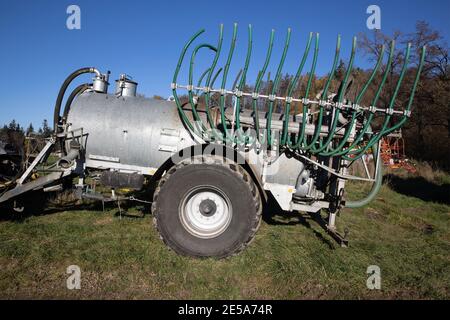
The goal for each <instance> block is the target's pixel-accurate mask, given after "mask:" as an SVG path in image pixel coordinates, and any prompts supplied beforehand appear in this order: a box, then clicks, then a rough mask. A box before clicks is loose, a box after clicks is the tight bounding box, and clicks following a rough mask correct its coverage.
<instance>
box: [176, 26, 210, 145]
mask: <svg viewBox="0 0 450 320" xmlns="http://www.w3.org/2000/svg"><path fill="white" fill-rule="evenodd" d="M203 32H205V30H204V29H202V30H199V31H197V33H195V34H194V35H193V36H192V37H191V38H190V39H189V40H188V42H186V44H185V45H184V47H183V49H182V50H181V54H180V57H179V58H178V63H177V66H176V68H175V73H174V74H173V79H172V83H174V84H176V83H177V78H178V73H179V72H180V68H181V64H182V63H183V60H184V56H185V55H186V51H187V49H188V48H189V46H190V45H191V44H192V42H193V41H194V40H195V39H196V38H197V37H198V36H199V35H201V34H202V33H203ZM172 95H173V97H174V100H175V104H176V105H177V108H178V112H179V114H180V117H181V119H182V121H183V123H185V124H186V125H187V126H188V127H189V129H190V130H191V131H192V132H194V133H195V134H196V135H197V136H199V134H198V133H197V132H196V131H195V130H194V127H193V125H192V123H191V122H190V121H189V118H188V117H187V116H186V114H185V112H184V110H183V108H182V107H181V101H180V99H179V98H178V95H177V89H176V88H175V87H174V88H172ZM199 137H200V138H201V136H199Z"/></svg>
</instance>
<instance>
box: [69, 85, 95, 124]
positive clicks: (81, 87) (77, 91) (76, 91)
mask: <svg viewBox="0 0 450 320" xmlns="http://www.w3.org/2000/svg"><path fill="white" fill-rule="evenodd" d="M91 86H92V83H83V84H80V85H79V86H78V87H76V88H75V89H74V90H73V91H72V93H71V94H70V96H69V97H68V98H67V101H66V105H65V106H64V111H63V120H64V121H65V120H67V116H68V114H69V111H70V106H71V105H72V102H73V100H74V99H75V97H76V96H77V95H78V94H80V93H83V92H84V91H85V90H87V89H89V88H90V87H91Z"/></svg>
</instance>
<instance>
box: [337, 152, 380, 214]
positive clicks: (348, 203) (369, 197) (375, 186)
mask: <svg viewBox="0 0 450 320" xmlns="http://www.w3.org/2000/svg"><path fill="white" fill-rule="evenodd" d="M372 150H373V153H374V155H375V154H376V161H377V164H376V166H377V167H376V169H375V170H377V171H376V172H377V176H376V177H375V182H374V183H373V185H372V188H371V189H370V191H369V193H368V194H367V196H365V197H364V198H362V199H359V200H355V201H345V206H346V207H347V208H360V207H364V206H365V205H367V204H368V203H369V202H371V201H372V200H373V199H375V197H376V195H377V194H378V192H379V191H380V188H381V185H382V183H383V166H382V165H381V157H380V154H381V150H379V149H378V145H377V144H374V145H373V146H372ZM374 159H375V157H374Z"/></svg>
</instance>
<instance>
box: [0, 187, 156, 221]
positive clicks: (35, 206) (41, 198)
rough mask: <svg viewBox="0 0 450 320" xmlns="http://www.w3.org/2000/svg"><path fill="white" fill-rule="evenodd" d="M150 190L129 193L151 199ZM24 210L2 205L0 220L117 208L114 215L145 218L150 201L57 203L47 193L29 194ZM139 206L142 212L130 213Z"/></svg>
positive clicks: (67, 201) (71, 201) (24, 200)
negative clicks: (130, 210)
mask: <svg viewBox="0 0 450 320" xmlns="http://www.w3.org/2000/svg"><path fill="white" fill-rule="evenodd" d="M149 192H150V191H149V190H144V191H136V192H133V193H130V194H128V195H133V196H134V197H135V198H137V199H145V200H147V199H151V198H152V197H151V196H150V197H149ZM150 195H151V194H150ZM23 203H24V210H23V212H15V211H14V210H13V209H12V203H8V204H6V205H1V206H0V213H1V214H0V221H15V222H23V221H25V220H26V219H27V218H29V217H32V216H43V215H51V214H55V213H59V212H62V211H83V210H86V211H111V210H112V209H114V208H115V209H116V212H115V213H114V216H116V217H127V218H144V217H145V214H147V213H150V206H151V204H150V203H143V202H141V203H137V202H135V201H131V200H121V201H120V207H119V205H118V202H117V201H110V202H104V203H102V201H101V200H78V199H75V200H66V201H63V202H62V203H61V201H59V202H58V203H55V200H54V198H52V197H48V196H46V195H45V194H40V195H36V194H34V195H31V196H30V195H29V194H27V197H25V198H23ZM136 207H137V208H138V210H139V211H140V213H141V214H139V215H137V214H134V213H133V214H130V213H129V212H128V210H129V209H130V208H136Z"/></svg>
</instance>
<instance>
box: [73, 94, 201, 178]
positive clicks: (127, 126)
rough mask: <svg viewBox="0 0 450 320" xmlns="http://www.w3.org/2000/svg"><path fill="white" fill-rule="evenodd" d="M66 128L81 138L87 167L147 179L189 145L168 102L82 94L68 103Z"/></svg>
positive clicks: (192, 142)
mask: <svg viewBox="0 0 450 320" xmlns="http://www.w3.org/2000/svg"><path fill="white" fill-rule="evenodd" d="M67 123H68V124H69V129H68V130H69V131H74V135H75V136H76V135H77V134H80V133H81V132H82V133H83V137H84V139H83V140H84V149H85V158H86V166H87V167H94V168H100V169H111V168H112V169H119V170H123V171H140V172H141V173H148V172H149V171H148V170H147V169H149V168H153V169H155V168H159V166H160V165H161V164H163V163H164V162H165V161H166V160H167V159H168V158H169V157H170V156H171V155H172V154H173V153H175V152H178V151H180V150H181V149H183V148H185V147H188V146H191V145H193V144H195V141H194V139H193V137H192V136H191V134H190V133H189V131H188V130H186V129H185V128H184V126H183V124H182V122H181V121H180V117H179V114H178V110H177V107H176V105H175V103H174V102H173V101H166V100H155V99H148V98H144V97H117V96H115V95H110V94H101V93H97V92H92V91H88V92H85V93H83V94H81V95H79V96H78V97H77V98H76V99H75V101H74V102H73V103H72V106H71V109H70V112H69V114H68V118H67ZM68 138H70V134H69V135H68ZM69 140H70V139H69ZM66 147H67V148H69V146H68V144H67V146H66ZM150 173H151V171H150Z"/></svg>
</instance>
